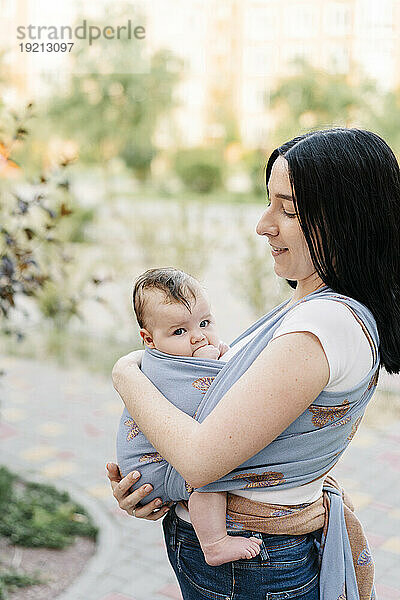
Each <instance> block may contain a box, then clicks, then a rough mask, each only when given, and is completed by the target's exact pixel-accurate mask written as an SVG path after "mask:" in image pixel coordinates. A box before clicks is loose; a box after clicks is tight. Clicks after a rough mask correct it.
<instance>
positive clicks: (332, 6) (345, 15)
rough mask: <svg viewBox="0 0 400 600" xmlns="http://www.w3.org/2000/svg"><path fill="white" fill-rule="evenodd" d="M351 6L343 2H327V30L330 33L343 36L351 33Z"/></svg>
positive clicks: (325, 20) (325, 18)
mask: <svg viewBox="0 0 400 600" xmlns="http://www.w3.org/2000/svg"><path fill="white" fill-rule="evenodd" d="M351 16H352V15H351V8H350V6H348V5H347V4H343V3H341V2H329V3H327V4H326V10H325V15H324V22H325V31H326V33H327V34H328V35H333V36H336V35H337V36H341V35H348V34H349V33H351V21H352V19H351Z"/></svg>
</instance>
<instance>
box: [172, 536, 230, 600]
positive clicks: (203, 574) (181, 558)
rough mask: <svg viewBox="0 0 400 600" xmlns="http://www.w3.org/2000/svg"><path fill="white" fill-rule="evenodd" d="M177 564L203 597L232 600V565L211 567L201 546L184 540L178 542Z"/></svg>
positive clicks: (181, 572)
mask: <svg viewBox="0 0 400 600" xmlns="http://www.w3.org/2000/svg"><path fill="white" fill-rule="evenodd" d="M176 562H177V568H178V571H179V573H180V574H181V575H182V576H183V577H184V578H185V580H186V581H187V582H188V583H189V584H190V585H191V586H192V587H193V588H194V589H195V590H196V591H197V593H198V594H199V595H200V596H201V597H204V598H208V599H209V600H230V599H231V598H232V594H233V572H232V566H231V563H226V564H223V565H219V566H217V567H211V566H210V565H208V564H207V563H206V561H205V560H204V555H203V551H202V549H201V547H200V544H194V543H193V542H191V541H190V542H188V541H187V540H182V539H179V540H178V541H177V553H176Z"/></svg>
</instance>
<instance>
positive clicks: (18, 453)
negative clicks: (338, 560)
mask: <svg viewBox="0 0 400 600" xmlns="http://www.w3.org/2000/svg"><path fill="white" fill-rule="evenodd" d="M0 365H1V367H2V368H3V369H4V370H5V372H6V375H5V376H4V377H3V378H1V379H0V416H1V419H0V448H1V462H2V463H5V464H6V465H7V466H9V467H10V468H11V469H14V470H16V471H18V472H19V473H21V474H22V475H23V476H25V477H27V478H29V479H32V480H37V481H42V482H46V483H52V484H53V485H56V486H57V487H59V488H61V489H67V490H68V491H69V492H70V494H71V496H72V497H73V498H74V499H76V500H77V501H79V502H81V503H82V504H84V505H85V506H86V507H87V509H88V510H89V511H90V512H91V514H92V515H93V517H94V519H95V521H96V522H97V524H98V525H99V526H100V528H101V535H100V540H99V548H98V552H97V553H96V555H95V556H94V558H92V559H91V561H90V562H89V563H88V565H87V567H86V569H85V571H84V573H83V575H81V576H80V577H79V578H78V580H76V582H75V583H74V584H73V585H72V587H70V588H69V589H68V590H67V591H66V592H64V593H63V594H62V595H61V596H59V599H58V600H166V598H170V599H171V598H172V599H179V598H180V597H181V596H180V593H179V591H178V588H177V585H176V582H175V577H174V575H173V572H172V570H171V568H170V566H169V563H168V561H167V558H166V552H165V548H164V542H163V538H162V534H161V523H160V522H157V523H152V522H146V521H141V520H139V519H133V518H131V517H128V516H125V513H123V512H122V511H121V510H120V509H119V508H118V506H117V504H116V502H115V500H114V498H113V497H112V495H111V491H110V488H109V485H108V483H107V481H108V480H106V477H105V464H106V462H107V461H109V460H115V449H114V439H115V433H116V430H117V426H118V422H119V416H120V413H121V410H122V405H121V401H120V400H119V397H118V396H117V394H116V393H115V391H114V390H113V388H112V385H111V380H110V379H106V378H104V377H101V376H94V375H90V374H87V373H84V372H83V371H82V372H79V371H72V372H71V371H63V370H61V369H58V368H56V367H53V366H49V365H48V364H40V363H38V362H34V361H28V360H21V359H14V358H1V359H0ZM388 382H389V383H388ZM399 382H400V379H399V378H391V379H390V380H386V381H383V384H382V383H380V385H385V386H387V385H390V386H391V387H392V388H396V389H397V391H398V392H399V393H400V383H399ZM399 401H400V399H399ZM399 474H400V421H397V422H392V423H390V424H389V425H388V426H387V427H386V429H385V431H384V432H383V433H382V432H380V431H378V430H375V429H374V430H373V429H368V428H367V427H366V426H365V425H361V427H360V430H359V431H358V433H357V435H356V436H355V438H354V440H353V441H352V443H351V445H350V447H349V449H348V450H347V452H346V454H345V456H344V457H343V458H342V459H341V461H340V463H339V465H338V466H337V467H336V475H337V477H338V478H339V479H340V481H341V482H342V483H343V485H344V486H345V487H346V489H347V491H349V492H350V494H351V496H352V498H353V501H354V503H355V505H356V509H357V514H358V515H359V517H360V519H361V521H362V522H363V524H364V526H365V529H366V531H367V535H368V539H369V542H370V546H371V548H372V550H373V554H374V558H375V561H376V571H377V573H376V582H377V592H378V594H377V596H378V598H379V600H398V599H399V598H400V569H399V564H400V508H399V507H400V477H399ZM362 482H363V483H362Z"/></svg>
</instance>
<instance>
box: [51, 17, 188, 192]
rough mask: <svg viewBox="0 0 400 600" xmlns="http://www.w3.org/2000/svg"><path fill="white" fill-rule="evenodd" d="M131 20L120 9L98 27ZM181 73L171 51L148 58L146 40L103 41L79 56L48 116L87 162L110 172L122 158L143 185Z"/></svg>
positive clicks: (83, 49) (75, 58)
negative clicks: (109, 163)
mask: <svg viewBox="0 0 400 600" xmlns="http://www.w3.org/2000/svg"><path fill="white" fill-rule="evenodd" d="M127 14H129V11H126V10H124V9H123V6H122V7H121V6H120V7H119V9H118V7H117V8H115V6H114V7H113V13H112V14H111V13H108V14H107V15H106V16H105V17H104V19H102V22H101V23H98V24H97V25H98V26H99V27H100V28H101V29H104V23H105V22H107V24H109V25H110V26H114V27H115V29H116V27H117V25H118V24H120V23H121V22H123V21H125V19H126V15H127ZM121 17H123V21H121ZM92 24H93V23H92ZM94 24H95V23H94ZM181 68H182V63H181V61H180V60H178V59H177V58H176V57H174V56H173V55H172V54H171V53H170V52H168V51H162V50H161V51H158V52H156V53H155V54H153V55H152V56H150V57H146V56H145V55H144V49H143V42H142V41H140V40H129V39H127V38H124V37H121V39H119V40H110V39H104V38H102V39H98V40H96V42H95V43H93V46H91V47H89V48H88V47H87V46H85V47H84V48H82V49H81V50H80V51H78V52H77V53H76V54H75V55H74V65H73V67H72V75H71V78H70V81H69V84H68V89H67V92H66V93H65V92H64V91H63V93H62V94H60V93H58V94H56V95H55V96H54V97H52V98H51V100H50V102H49V105H48V107H47V109H46V115H47V116H48V117H49V118H50V120H51V122H52V124H53V126H56V128H57V130H58V131H59V132H60V133H61V134H62V135H64V136H66V137H67V138H68V139H71V140H74V141H76V142H77V143H78V145H79V155H80V159H81V161H82V162H86V163H88V164H93V163H97V164H101V165H103V166H107V161H109V160H110V159H111V158H114V157H119V158H121V159H122V160H123V161H124V162H125V163H126V165H127V166H128V167H130V168H131V169H132V170H133V171H134V172H135V174H136V176H137V177H138V178H139V179H142V180H143V179H145V178H146V177H147V176H148V174H149V169H150V164H151V161H152V159H153V157H154V155H155V153H156V147H155V143H154V134H155V132H156V128H157V125H158V123H159V121H160V119H161V117H163V116H165V115H166V114H168V112H169V111H170V110H171V108H172V107H173V105H174V97H173V91H174V87H175V84H176V83H177V81H178V80H179V74H180V71H181Z"/></svg>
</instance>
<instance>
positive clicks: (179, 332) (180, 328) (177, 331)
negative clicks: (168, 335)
mask: <svg viewBox="0 0 400 600" xmlns="http://www.w3.org/2000/svg"><path fill="white" fill-rule="evenodd" d="M184 331H185V330H184V329H183V327H179V329H175V331H174V333H173V334H172V335H182V333H183V332H184Z"/></svg>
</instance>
